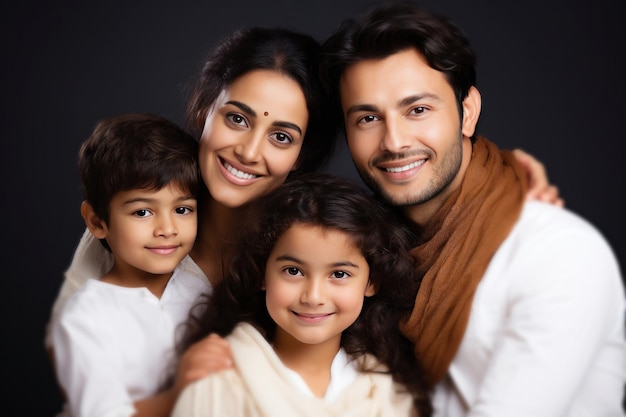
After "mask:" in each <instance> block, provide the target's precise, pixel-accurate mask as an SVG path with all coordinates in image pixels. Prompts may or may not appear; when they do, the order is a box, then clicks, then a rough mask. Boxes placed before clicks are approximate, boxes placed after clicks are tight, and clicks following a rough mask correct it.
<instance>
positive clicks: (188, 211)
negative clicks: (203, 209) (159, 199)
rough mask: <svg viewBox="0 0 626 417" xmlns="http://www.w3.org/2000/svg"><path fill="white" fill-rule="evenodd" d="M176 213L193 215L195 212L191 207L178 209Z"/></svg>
mask: <svg viewBox="0 0 626 417" xmlns="http://www.w3.org/2000/svg"><path fill="white" fill-rule="evenodd" d="M174 212H175V213H176V214H189V213H193V210H192V209H191V208H190V207H176V208H175V209H174Z"/></svg>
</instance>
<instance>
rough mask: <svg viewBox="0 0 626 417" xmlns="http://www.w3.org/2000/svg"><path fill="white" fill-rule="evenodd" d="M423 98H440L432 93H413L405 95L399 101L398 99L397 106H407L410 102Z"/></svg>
mask: <svg viewBox="0 0 626 417" xmlns="http://www.w3.org/2000/svg"><path fill="white" fill-rule="evenodd" d="M425 98H427V99H431V100H437V101H439V100H440V98H439V96H438V95H436V94H432V93H423V94H414V95H412V96H408V97H405V98H403V99H401V100H400V101H398V106H399V107H404V106H408V105H410V104H412V103H415V102H416V101H420V100H423V99H425Z"/></svg>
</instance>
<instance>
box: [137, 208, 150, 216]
mask: <svg viewBox="0 0 626 417" xmlns="http://www.w3.org/2000/svg"><path fill="white" fill-rule="evenodd" d="M134 214H135V216H137V217H148V216H149V215H150V211H148V210H145V209H141V210H137V211H136V212H135V213H134Z"/></svg>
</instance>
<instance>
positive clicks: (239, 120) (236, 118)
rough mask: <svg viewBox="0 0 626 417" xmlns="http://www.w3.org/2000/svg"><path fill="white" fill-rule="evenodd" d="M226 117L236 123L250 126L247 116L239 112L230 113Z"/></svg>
mask: <svg viewBox="0 0 626 417" xmlns="http://www.w3.org/2000/svg"><path fill="white" fill-rule="evenodd" d="M226 118H227V119H228V121H230V122H231V123H232V124H234V125H237V126H243V127H248V123H247V121H246V118H245V117H243V116H242V115H241V114H239V113H229V114H227V115H226Z"/></svg>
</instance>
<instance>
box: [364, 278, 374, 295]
mask: <svg viewBox="0 0 626 417" xmlns="http://www.w3.org/2000/svg"><path fill="white" fill-rule="evenodd" d="M375 294H376V287H375V286H374V284H373V283H372V282H371V281H370V282H368V283H367V287H365V296H366V297H371V296H372V295H375Z"/></svg>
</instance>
